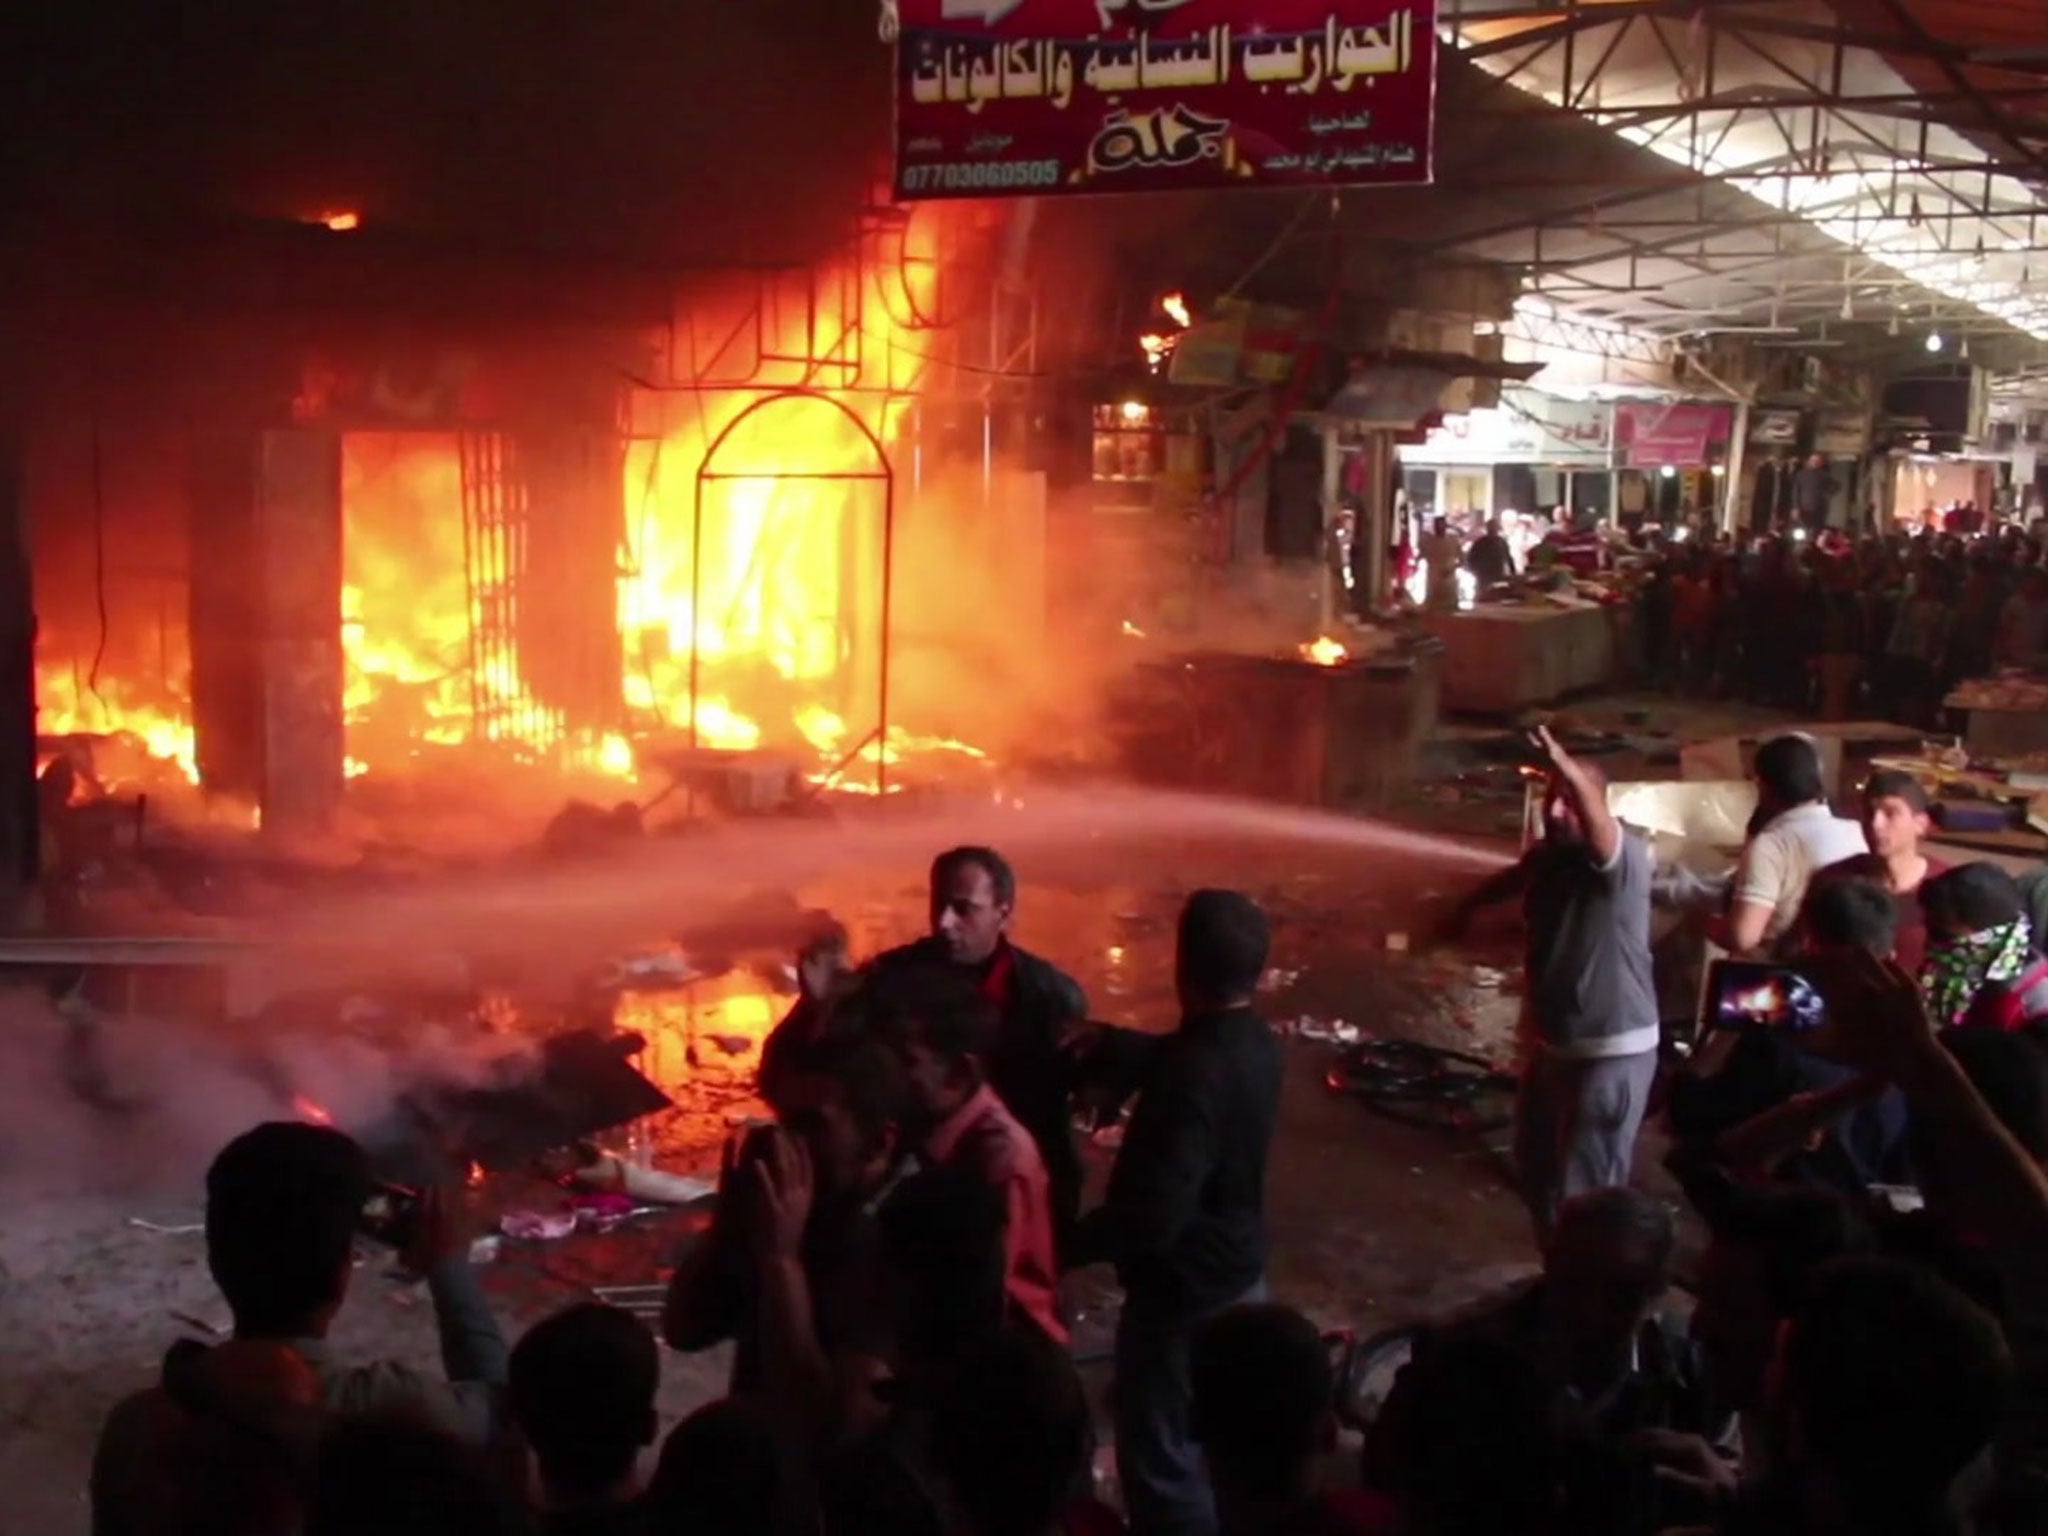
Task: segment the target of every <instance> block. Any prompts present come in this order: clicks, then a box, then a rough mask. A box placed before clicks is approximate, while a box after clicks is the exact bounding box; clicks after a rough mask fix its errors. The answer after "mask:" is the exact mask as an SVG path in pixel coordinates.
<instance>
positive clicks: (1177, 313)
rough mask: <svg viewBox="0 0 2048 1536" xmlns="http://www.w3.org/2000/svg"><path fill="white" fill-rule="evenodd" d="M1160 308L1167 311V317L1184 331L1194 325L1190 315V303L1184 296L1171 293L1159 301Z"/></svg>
mask: <svg viewBox="0 0 2048 1536" xmlns="http://www.w3.org/2000/svg"><path fill="white" fill-rule="evenodd" d="M1159 307H1160V308H1161V309H1163V310H1165V311H1166V317H1167V318H1168V319H1169V320H1171V321H1172V322H1173V323H1174V324H1175V325H1177V326H1179V327H1180V328H1181V329H1182V330H1186V329H1187V328H1188V327H1189V326H1190V325H1192V324H1194V321H1193V319H1192V318H1191V317H1190V316H1189V314H1188V301H1187V297H1186V295H1184V294H1179V293H1169V294H1168V295H1167V296H1166V297H1165V298H1163V299H1161V300H1160V301H1159Z"/></svg>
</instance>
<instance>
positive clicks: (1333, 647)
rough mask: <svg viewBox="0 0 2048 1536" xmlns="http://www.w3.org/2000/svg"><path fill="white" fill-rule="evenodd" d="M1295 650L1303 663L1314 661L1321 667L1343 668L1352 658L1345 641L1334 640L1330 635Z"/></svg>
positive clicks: (1320, 636)
mask: <svg viewBox="0 0 2048 1536" xmlns="http://www.w3.org/2000/svg"><path fill="white" fill-rule="evenodd" d="M1295 649H1296V651H1297V653H1298V654H1299V655H1300V657H1301V659H1302V660H1303V661H1312V662H1314V663H1315V664H1316V665H1317V666H1319V667H1338V666H1342V665H1343V664H1344V663H1345V662H1346V661H1347V660H1349V659H1350V656H1351V652H1350V651H1348V650H1346V649H1345V647H1344V642H1343V641H1341V640H1333V639H1331V638H1330V637H1329V636H1328V635H1318V636H1317V637H1316V638H1315V639H1313V640H1310V641H1308V642H1307V643H1306V644H1303V645H1300V646H1297V647H1295Z"/></svg>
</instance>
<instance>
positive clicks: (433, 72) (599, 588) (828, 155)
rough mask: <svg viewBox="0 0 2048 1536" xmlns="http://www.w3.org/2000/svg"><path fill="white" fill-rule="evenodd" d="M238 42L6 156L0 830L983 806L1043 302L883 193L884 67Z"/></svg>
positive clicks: (997, 259) (183, 43)
mask: <svg viewBox="0 0 2048 1536" xmlns="http://www.w3.org/2000/svg"><path fill="white" fill-rule="evenodd" d="M229 9H240V10H246V11H247V12H249V14H248V15H245V16H244V17H242V20H244V21H245V22H249V23H250V30H248V31H247V32H236V31H233V30H232V29H230V28H229V27H227V26H226V25H225V24H223V25H222V26H221V28H220V29H219V30H218V31H214V30H213V29H212V28H211V27H210V26H209V27H202V28H198V29H196V30H195V32H194V33H191V34H186V35H181V36H180V37H179V38H176V39H156V40H155V42H157V43H160V44H162V45H163V46H164V47H165V48H168V49H169V50H170V55H169V56H168V57H165V56H161V55H157V56H152V58H151V59H150V61H149V62H148V64H147V66H146V67H145V66H144V64H143V62H142V60H141V59H140V57H136V58H133V59H129V58H126V57H124V55H123V54H122V52H121V50H120V49H119V48H118V47H114V46H112V45H111V44H110V43H109V40H107V39H104V38H100V39H96V40H94V41H92V42H90V43H88V42H85V41H83V40H80V41H78V42H77V43H76V45H75V46H76V49H77V51H76V53H75V54H70V55H67V54H65V53H64V52H63V51H62V50H61V49H59V50H58V51H57V52H56V53H55V54H54V55H53V59H54V60H55V61H56V62H57V63H58V64H59V65H60V66H61V65H62V64H64V63H68V64H69V65H70V66H71V69H72V76H71V83H72V84H73V85H75V86H78V87H79V88H81V89H83V88H84V87H85V86H86V85H87V84H91V85H93V86H95V87H96V88H97V89H99V90H100V91H101V93H102V94H104V93H105V91H106V90H108V89H110V88H113V87H116V86H118V87H119V90H120V92H124V93H127V94H125V95H123V96H122V99H123V100H124V101H126V102H127V105H126V107H125V108H124V109H123V110H121V111H119V112H116V113H114V114H113V116H112V118H111V119H110V120H107V121H99V120H95V121H94V122H93V123H91V124H85V123H81V122H79V121H77V120H76V117H75V104H74V103H72V102H70V101H68V100H66V99H64V98H63V97H62V96H61V91H60V89H58V88H53V89H52V90H50V91H49V92H47V93H37V94H36V95H35V96H33V98H32V99H30V100H28V101H27V102H26V103H23V104H20V106H19V108H18V110H20V111H22V112H23V113H24V114H25V119H24V120H25V121H26V120H28V119H34V118H40V120H41V121H42V124H43V126H44V127H45V129H49V128H51V127H52V126H53V125H56V124H60V123H61V124H68V125H69V126H70V127H71V128H72V129H73V130H75V137H74V140H73V142H72V143H71V144H70V145H69V147H68V150H67V154H66V155H64V156H56V155H51V156H49V157H47V158H38V157H37V155H36V154H34V153H32V152H31V153H29V155H28V164H27V165H26V166H25V170H26V172H27V175H26V177H25V183H24V184H25V185H26V186H27V188H28V189H29V199H30V201H29V208H30V212H31V214H32V217H31V219H29V220H27V221H22V222H19V223H18V224H17V226H16V227H17V228H18V229H19V230H21V231H22V234H21V237H20V238H19V239H17V240H16V241H15V242H13V243H11V244H10V245H9V247H8V248H7V251H6V256H7V260H8V263H9V267H10V282H9V283H8V285H7V288H8V293H9V297H8V300H7V301H6V302H7V303H8V304H9V306H10V308H11V309H12V310H13V311H14V312H13V313H12V314H11V315H10V317H9V321H10V323H9V326H8V334H9V335H10V337H12V338H13V342H12V349H11V355H10V356H9V357H8V358H7V359H6V372H5V379H6V383H7V386H8V393H7V397H6V403H7V406H8V410H7V424H8V434H7V436H8V443H9V447H10V453H9V455H8V463H7V466H6V470H7V472H6V474H5V475H4V476H0V478H4V479H5V480H6V482H7V497H8V508H9V511H10V513H11V514H12V516H11V518H10V521H11V522H15V521H18V523H19V526H20V529H21V533H22V545H23V549H24V552H25V555H26V563H27V567H28V569H27V570H26V571H23V572H17V573H16V575H17V577H26V578H27V580H28V582H29V587H30V590H31V592H32V598H31V600H30V601H31V602H32V606H33V612H34V615H35V626H36V627H35V630H34V634H33V666H32V674H31V676H32V681H33V690H34V707H35V711H36V713H35V725H34V736H35V741H34V745H33V749H32V754H31V749H30V748H29V745H28V743H27V742H26V741H25V740H24V739H23V738H22V737H21V735H20V734H19V732H18V731H17V733H16V736H15V738H14V739H13V740H12V742H11V743H10V751H11V752H12V754H13V758H12V760H11V761H10V762H9V763H7V764H5V765H0V766H4V767H6V768H8V769H9V770H10V774H11V776H10V779H9V782H10V783H11V784H19V783H21V782H23V775H22V774H21V773H20V770H21V768H22V767H23V761H22V759H23V758H25V757H28V756H30V755H32V756H33V760H34V763H35V765H36V766H37V767H38V768H39V769H40V770H41V771H42V772H43V773H44V774H45V781H44V793H45V796H46V802H47V797H49V796H52V795H54V796H55V797H56V799H57V801H59V802H61V801H63V800H66V799H74V800H75V799H79V798H82V797H85V796H88V795H92V794H95V793H98V792H100V791H101V790H118V791H123V792H143V793H148V794H150V795H152V796H154V797H156V798H158V799H160V800H161V799H165V798H172V799H176V798H181V797H188V796H189V797H192V798H193V799H195V800H196V799H198V798H200V797H203V798H204V800H205V801H206V802H208V803H209V804H210V805H211V806H213V807H214V808H216V810H219V808H221V807H226V808H227V810H226V812H225V813H226V814H228V815H229V816H231V817H235V818H240V819H242V820H244V821H245V822H246V821H249V820H260V822H261V823H262V825H263V826H265V827H266V828H268V829H271V830H273V831H277V832H281V833H282V832H292V831H304V830H317V829H320V828H323V827H325V826H327V825H329V824H330V823H331V821H332V819H333V818H334V816H335V814H336V811H337V808H338V807H340V806H342V805H343V803H344V801H345V798H346V797H347V796H349V795H351V794H354V793H358V792H360V793H363V794H367V795H376V794H380V793H381V794H385V795H387V796H388V795H391V794H395V793H402V792H403V791H404V787H405V786H406V785H409V784H417V783H419V782H423V781H432V780H435V779H437V778H438V779H440V780H442V781H445V782H450V783H456V784H460V783H463V782H475V781H477V780H479V779H481V778H484V777H490V778H493V779H495V780H497V781H501V782H502V781H506V780H509V779H516V778H518V777H519V776H521V775H531V776H533V777H534V778H535V780H536V781H537V782H538V781H541V780H545V781H546V782H547V783H549V784H550V785H552V786H553V788H552V790H551V792H552V793H555V794H559V793H560V786H561V785H562V784H564V783H568V784H572V785H575V784H586V785H590V786H593V788H594V791H595V793H594V795H593V798H597V797H600V796H602V795H603V794H605V793H608V792H609V793H612V794H614V795H615V797H617V798H627V797H628V796H630V795H632V794H633V793H635V790H634V789H633V788H632V787H631V786H633V785H635V784H639V785H645V786H647V787H648V788H649V790H650V791H651V792H654V793H659V792H661V791H662V790H663V789H664V787H668V786H672V785H674V784H677V783H684V784H688V785H690V786H692V787H694V786H695V784H696V782H697V781H696V779H695V778H693V777H692V775H693V774H694V773H696V771H697V770H698V769H699V768H700V767H701V765H702V763H703V761H704V760H705V754H707V753H715V754H722V755H723V760H726V761H733V760H741V759H744V760H746V761H747V762H749V763H750V764H752V765H753V766H754V767H756V768H757V769H759V771H760V772H761V773H762V774H764V775H766V776H768V777H773V776H775V775H777V774H781V775H783V776H785V777H787V778H791V779H793V780H794V782H796V783H798V784H805V783H808V784H815V785H826V786H832V787H836V788H842V789H846V790H849V791H852V790H862V791H880V790H885V789H887V788H889V787H890V779H891V777H892V771H893V770H897V769H899V768H900V766H901V764H902V763H903V761H904V759H905V757H906V755H920V756H923V757H925V758H927V759H930V760H932V761H956V762H959V763H965V764H971V763H973V762H975V761H976V760H978V758H979V757H980V755H981V754H982V753H983V752H984V751H985V750H986V747H985V746H984V745H983V744H982V743H984V742H985V740H986V737H987V734H988V732H987V729H986V724H987V722H986V718H985V715H986V708H987V703H986V700H985V699H977V698H976V690H974V689H972V688H965V687H962V686H961V683H962V680H963V668H964V667H966V666H968V665H970V663H968V662H966V661H963V659H962V647H961V645H960V643H959V641H960V635H961V631H962V630H964V629H968V628H971V627H972V626H973V624H974V623H975V622H976V621H977V620H978V621H980V622H983V623H986V622H988V620H989V618H990V612H991V608H990V605H991V603H995V604H996V605H997V607H998V608H999V609H1000V610H1002V611H1005V612H1009V613H1014V614H1016V615H1018V616H1020V617H1019V619H1018V622H1020V623H1025V622H1029V616H1030V615H1031V613H1032V612H1033V607H1034V601H1035V600H1037V599H1040V598H1042V580H1041V578H1040V577H1039V575H1038V574H1036V569H1035V568H1036V566H1037V564H1038V561H1039V559H1040V558H1041V557H1042V551H1043V548H1044V536H1043V501H1044V493H1043V477H1042V476H1037V477H1034V476H1032V475H1031V474H1029V473H1028V472H1027V471H1026V464H1025V456H1023V455H1020V454H1019V453H1018V452H1017V451H1016V444H1017V440H1018V438H1019V436H1020V428H1019V425H1018V424H1019V423H1021V422H1023V421H1025V420H1026V419H1027V418H1029V417H1030V416H1031V414H1032V413H1033V411H1034V410H1036V409H1037V408H1038V407H1037V406H1036V404H1035V403H1034V401H1033V399H1032V398H1031V396H1032V390H1031V386H1030V384H1029V382H1028V380H1029V377H1030V375H1031V373H1032V360H1031V350H1030V349H1031V344H1032V330H1033V308H1034V305H1033V302H1032V299H1031V297H1030V294H1029V292H1028V291H1027V290H1026V289H1025V288H1024V287H1023V285H1022V284H1021V282H1020V280H1019V273H1018V271H1017V269H1016V261H1015V254H1016V250H1015V246H1014V243H1013V242H1012V241H1011V239H1010V236H1009V233H1008V225H1009V222H1010V221H1009V220H1007V219H1006V218H1005V217H1004V216H1003V214H1002V211H1001V210H1000V208H998V207H995V206H989V207H985V208H979V209H977V208H968V207H964V206H962V207H929V208H923V209H918V210H915V211H913V210H910V209H905V208H899V207H892V206H889V205H888V204H887V203H886V201H884V200H883V198H882V197H881V196H880V195H879V194H878V193H877V191H876V188H877V186H878V185H879V184H880V183H879V182H878V177H879V175H880V173H881V172H882V171H883V170H884V169H885V160H884V156H885V152H886V143H885V138H884V133H885V127H886V123H885V117H884V115H883V114H882V113H880V112H879V111H876V110H862V111H859V112H853V113H849V112H848V111H846V110H845V103H846V102H848V101H852V100H858V101H863V102H865V103H867V104H869V105H876V104H879V103H881V102H883V101H885V100H886V85H885V71H886V57H887V56H886V51H885V50H884V49H883V48H882V47H881V46H880V45H879V44H878V43H877V42H876V40H875V38H874V35H873V30H872V19H871V18H868V17H863V16H853V17H850V18H849V17H848V16H846V15H844V14H838V13H839V12H843V10H844V9H845V8H834V7H827V6H822V5H815V4H804V3H799V0H777V3H771V4H767V5H763V6H760V7H750V8H748V9H747V13H746V16H745V19H744V20H734V19H732V18H731V17H730V16H721V18H720V19H718V20H717V21H716V22H715V23H711V22H707V21H706V20H705V19H703V18H701V17H699V18H686V17H671V18H657V17H654V16H643V17H640V18H638V19H637V20H636V21H633V22H632V23H631V24H628V22H627V20H626V19H623V18H621V17H619V16H617V15H609V14H608V15H606V16H602V17H599V16H592V17H588V18H581V19H579V20H578V21H577V22H576V23H575V24H574V25H573V26H568V27H566V28H565V30H564V31H563V32H562V33H561V34H560V35H552V34H550V35H547V36H542V35H540V34H539V33H537V32H535V31H534V30H533V28H532V27H531V26H529V25H528V23H527V21H525V20H522V19H520V18H518V17H501V18H498V19H497V20H495V21H493V22H492V23H490V24H489V25H487V26H485V27H483V28H482V29H481V30H479V29H478V28H476V27H475V26H472V25H471V24H468V23H465V24H464V25H463V26H462V27H456V26H453V25H451V24H446V23H441V22H433V21H414V22H410V23H405V24H403V25H400V24H398V23H395V22H394V23H392V24H391V26H389V27H386V28H382V29H379V28H371V29H369V32H370V35H369V36H364V35H362V29H361V28H359V27H356V26H355V24H354V23H353V22H352V23H351V24H350V26H349V27H348V28H339V27H338V28H337V29H336V30H333V31H323V30H322V29H320V28H318V27H316V26H314V25H312V24H311V23H310V22H309V23H307V25H306V27H305V28H304V29H301V28H300V27H299V26H298V25H297V24H294V25H293V26H290V27H284V28H281V29H280V28H278V27H275V26H271V25H269V24H264V25H261V26H258V25H256V24H255V12H256V11H257V10H258V9H260V8H255V7H230V8H229ZM513 9H515V10H516V9H517V8H513ZM143 30H144V29H142V28H141V26H140V24H137V29H136V31H135V33H134V35H133V36H131V37H130V38H128V39H127V40H128V41H129V42H132V43H134V44H135V45H136V48H137V49H144V48H145V45H147V44H149V43H150V41H151V40H150V39H148V38H145V37H144V36H143ZM400 34H403V35H400ZM181 64H182V65H183V66H185V67H184V68H182V69H181V68H180V67H178V66H179V65H181ZM57 74H58V76H60V77H61V76H62V75H63V69H62V68H61V67H60V68H58V70H57ZM763 81H772V82H773V84H774V87H775V88H774V89H773V90H772V91H768V92H766V93H765V94H764V93H763V92H762V91H761V90H760V89H759V88H758V87H759V86H760V84H761V82H763ZM679 103H686V104H687V111H685V110H681V109H680V108H679V105H678V104H679ZM13 138H14V142H15V144H16V145H17V146H20V145H23V144H33V143H35V142H37V140H36V136H35V135H33V134H17V135H14V136H13ZM74 167H75V168H76V169H74ZM29 606H30V603H29V602H25V603H23V604H22V611H23V612H24V613H25V612H26V611H27V610H28V608H29ZM13 638H14V640H15V643H16V652H17V654H16V655H15V657H14V660H15V661H16V662H19V661H20V660H21V659H22V658H21V656H20V655H19V647H20V642H21V641H22V640H23V639H25V638H27V637H26V636H24V635H22V634H19V633H17V634H16V635H15V636H14V637H13ZM969 649H971V647H969ZM14 681H15V682H16V683H18V682H20V681H21V678H20V676H19V675H17V677H16V678H15V680H14ZM949 700H950V701H951V702H950V703H949V702H948V701H949ZM978 710H979V711H981V715H982V718H977V711H978ZM10 718H11V719H13V720H15V721H16V722H17V723H18V722H19V718H20V717H19V715H18V714H17V715H14V716H11V717H10ZM53 763H61V771H60V774H59V776H58V779H57V782H56V784H55V786H54V788H53V787H52V785H51V782H50V770H51V765H52V764H53ZM897 776H898V777H900V774H899V775H897ZM16 803H17V805H19V804H20V803H21V802H20V799H19V797H17V799H16ZM22 853H23V854H28V853H29V850H22ZM15 863H16V867H17V868H20V867H23V864H22V859H21V857H17V858H16V860H15Z"/></svg>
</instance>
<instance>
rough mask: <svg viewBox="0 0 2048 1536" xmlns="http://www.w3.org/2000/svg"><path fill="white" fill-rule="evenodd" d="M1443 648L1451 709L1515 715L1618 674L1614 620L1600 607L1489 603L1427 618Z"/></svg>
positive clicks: (1425, 622) (1426, 625)
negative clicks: (1616, 668)
mask: <svg viewBox="0 0 2048 1536" xmlns="http://www.w3.org/2000/svg"><path fill="white" fill-rule="evenodd" d="M1422 622H1423V627H1424V628H1425V629H1426V630H1427V631H1428V632H1429V633H1430V634H1431V635H1433V636H1435V637H1436V638H1437V639H1438V640H1441V641H1442V642H1443V647H1444V659H1443V702H1444V707H1445V708H1446V709H1453V710H1460V711H1466V712H1469V713H1473V714H1489V715H1511V714H1516V713H1519V712H1520V711H1522V710H1524V709H1527V708H1528V707H1529V706H1530V705H1532V704H1548V703H1552V702H1554V701H1556V700H1558V699H1561V698H1563V697H1564V696H1565V695H1567V694H1572V693H1581V692H1584V691H1585V690H1587V689H1589V688H1598V687H1600V686H1601V685H1602V684H1604V683H1606V682H1608V681H1609V680H1610V679H1611V678H1612V677H1613V675H1614V649H1615V648H1614V620H1613V617H1612V615H1611V614H1610V613H1609V612H1608V610H1607V609H1606V608H1605V607H1603V606H1599V605H1588V606H1585V607H1572V608H1564V607H1559V606H1557V605H1555V604H1549V603H1543V604H1536V603H1531V604H1501V605H1499V606H1487V605H1481V606H1480V607H1477V608H1470V609H1463V610H1460V611H1457V612H1448V611H1435V612H1427V613H1425V614H1424V615H1423V621H1422Z"/></svg>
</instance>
